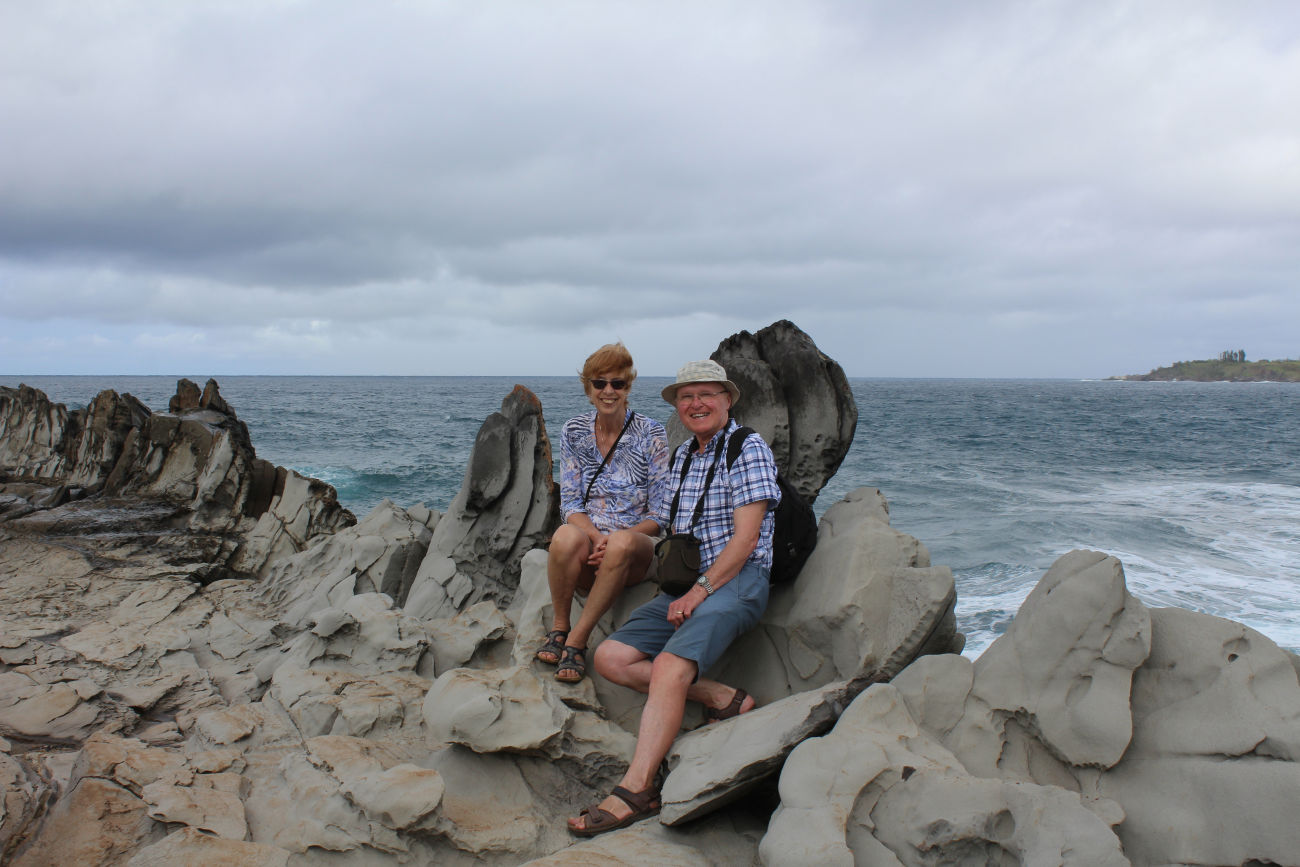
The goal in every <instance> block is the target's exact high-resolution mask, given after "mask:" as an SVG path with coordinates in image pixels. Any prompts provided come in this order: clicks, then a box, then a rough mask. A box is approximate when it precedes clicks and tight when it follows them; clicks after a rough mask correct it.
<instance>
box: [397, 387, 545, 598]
mask: <svg viewBox="0 0 1300 867" xmlns="http://www.w3.org/2000/svg"><path fill="white" fill-rule="evenodd" d="M559 515H560V495H559V489H558V488H557V487H556V485H555V481H554V473H553V469H552V463H551V443H550V439H549V438H548V437H547V435H546V424H545V422H544V420H543V419H542V404H541V402H540V401H539V400H538V399H537V397H536V395H534V394H533V393H532V392H531V391H529V390H528V389H526V388H524V387H523V386H515V389H514V391H512V392H511V393H510V394H509V395H508V396H507V397H506V399H505V400H503V401H502V402H501V411H500V412H496V413H493V414H492V415H490V416H488V418H487V420H486V421H485V422H483V427H482V428H480V429H479V432H478V437H477V438H476V439H475V440H474V448H473V450H472V451H471V452H470V456H469V466H468V467H466V468H465V481H464V483H463V484H462V485H461V489H460V493H458V494H457V495H456V498H455V499H454V500H453V501H452V503H451V505H450V506H449V507H448V508H447V513H446V514H445V515H443V517H442V519H441V520H440V521H439V522H438V526H437V528H436V529H435V530H434V533H433V539H432V540H431V541H430V544H429V553H428V554H427V555H426V556H425V558H424V562H423V563H421V564H420V569H419V571H418V572H417V573H416V576H415V579H414V582H413V584H412V587H411V592H410V594H409V596H408V597H407V599H406V601H405V605H406V607H407V609H408V610H409V611H410V612H411V613H412V614H414V615H415V616H417V617H421V618H426V619H427V618H442V617H452V616H454V615H456V614H457V613H458V612H460V611H462V610H464V609H465V608H466V607H468V606H470V605H473V604H475V603H476V602H481V601H485V600H486V601H493V602H497V603H499V604H500V605H502V606H505V605H508V604H509V603H510V600H511V599H512V598H513V597H514V593H515V589H516V588H517V587H518V586H519V564H520V561H521V560H522V559H523V556H524V554H526V553H527V552H528V551H530V550H532V549H533V548H537V547H544V546H545V545H546V544H547V543H548V542H549V541H550V537H551V533H552V532H553V531H554V530H555V528H556V527H557V526H558V525H559V520H560V518H559Z"/></svg>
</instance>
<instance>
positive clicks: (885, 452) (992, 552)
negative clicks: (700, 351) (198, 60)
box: [0, 375, 1300, 657]
mask: <svg viewBox="0 0 1300 867" xmlns="http://www.w3.org/2000/svg"><path fill="white" fill-rule="evenodd" d="M189 378H190V379H193V380H194V381H195V382H197V383H199V385H200V386H201V385H202V384H203V383H204V382H205V381H206V377H203V376H198V375H190V377H189ZM177 379H178V377H176V376H169V377H162V376H25V377H19V376H4V375H0V384H3V385H10V386H16V385H17V384H18V383H19V382H26V383H27V384H28V385H31V386H33V387H36V388H40V389H41V390H43V391H45V392H46V393H47V394H48V395H49V396H50V397H51V398H52V399H53V400H56V401H59V402H62V403H66V404H68V405H69V406H70V407H71V406H84V405H85V404H86V403H87V402H89V400H90V399H91V398H92V397H93V396H94V395H95V394H97V393H98V392H99V391H101V390H103V389H105V388H112V389H116V390H117V391H119V392H130V393H131V394H134V395H135V396H136V397H138V398H139V399H140V400H142V401H144V403H146V404H147V405H149V406H150V407H152V408H154V409H166V407H167V401H168V398H170V396H171V395H172V394H174V393H175V388H176V380H177ZM669 381H670V380H669V379H666V378H662V377H642V378H641V379H639V380H638V381H637V383H636V384H635V385H634V386H633V392H632V406H633V407H634V408H635V409H637V410H638V411H639V412H643V413H645V414H647V415H651V416H653V417H655V418H658V419H660V420H661V421H666V420H667V417H668V414H669V412H670V408H669V407H668V405H667V404H665V403H663V402H662V401H661V400H660V399H659V397H658V393H659V390H660V388H662V386H663V385H665V384H666V383H667V382H669ZM218 382H219V383H220V385H221V393H222V396H223V397H225V399H226V400H227V402H229V403H230V404H231V405H232V406H233V407H234V408H235V411H236V412H237V413H238V415H239V417H240V418H241V419H242V420H243V421H244V422H245V423H246V424H247V425H248V428H249V432H250V434H251V435H252V440H253V445H254V447H255V448H256V449H257V453H258V455H259V456H260V457H263V458H265V459H267V460H270V461H272V462H273V463H276V464H280V465H283V466H287V467H291V468H293V469H295V470H297V471H299V472H301V473H303V474H305V475H309V476H314V477H316V478H319V479H322V480H324V481H326V482H329V483H330V484H332V485H333V486H334V487H335V488H336V489H337V490H338V494H339V499H340V501H341V502H342V503H343V504H344V505H346V506H347V507H348V508H349V509H351V510H352V511H353V512H354V513H356V515H357V517H358V518H361V517H364V516H365V515H366V514H367V513H368V512H369V511H370V510H371V509H372V508H374V506H376V505H377V504H378V503H380V502H381V501H382V500H384V499H390V500H392V501H393V502H395V503H397V504H398V505H400V506H411V505H414V504H416V503H424V504H426V505H428V506H429V507H431V508H435V509H438V510H440V511H441V510H445V509H446V507H447V505H448V504H449V503H450V501H451V499H452V497H453V496H454V495H455V493H456V491H457V490H459V488H460V485H461V482H462V480H463V476H464V470H465V464H466V459H467V458H468V456H469V451H470V448H471V446H472V445H473V442H474V436H475V434H476V433H477V432H478V429H479V426H480V425H481V424H482V422H483V419H484V418H486V417H487V415H489V414H490V413H492V412H493V411H495V410H497V409H498V408H499V407H500V405H501V400H502V399H503V398H504V397H505V396H506V395H507V394H509V392H510V390H511V389H512V388H513V387H514V386H515V385H516V384H522V385H524V386H526V387H528V388H529V389H531V390H532V391H533V392H534V393H536V394H537V396H538V397H539V398H540V399H541V401H542V406H543V412H544V415H545V419H546V423H547V430H548V432H549V433H550V434H551V435H552V436H555V435H556V434H557V433H558V431H559V427H560V425H561V424H562V423H563V422H564V421H565V420H566V419H568V418H570V417H571V416H573V415H576V414H577V413H579V412H582V411H584V409H585V408H586V407H587V403H586V401H585V398H584V397H583V394H582V391H581V388H580V386H579V385H578V382H577V378H576V377H520V378H509V377H278V376H232V377H225V378H220V377H219V378H218ZM851 383H852V388H853V394H854V397H855V399H856V400H857V403H858V412H859V418H858V428H857V433H856V436H855V438H854V442H853V447H852V449H851V450H850V452H849V454H848V456H847V457H846V458H845V460H844V463H843V464H842V465H841V467H840V470H839V472H838V473H837V474H836V476H835V478H833V479H832V480H831V482H830V483H829V484H828V485H827V487H826V488H825V490H823V492H822V494H821V496H820V497H819V498H818V500H817V503H816V509H817V511H818V513H819V514H820V513H821V512H823V511H824V510H825V509H826V508H827V507H828V506H829V505H831V504H832V503H834V502H835V501H837V500H839V499H840V498H841V497H842V496H843V495H844V494H845V493H846V492H847V491H849V490H852V489H853V488H856V487H860V486H863V485H866V486H871V487H877V488H880V489H881V491H882V492H883V493H884V495H885V497H886V498H887V499H888V501H889V504H890V516H891V522H892V524H893V526H894V527H895V528H896V529H898V530H900V531H902V532H905V533H908V534H910V535H912V536H915V537H917V538H918V539H920V540H921V542H923V543H924V544H925V545H926V547H927V548H928V549H929V550H930V556H931V560H932V562H934V563H935V564H942V565H946V566H949V567H951V568H952V570H953V573H954V575H955V577H956V581H957V600H958V601H957V614H958V627H959V628H960V629H961V630H962V631H963V632H965V633H966V635H967V647H966V651H965V653H966V655H967V656H970V657H975V656H978V655H979V653H980V652H982V651H983V650H984V648H986V647H987V646H988V645H989V643H990V642H992V641H993V639H994V638H996V637H997V636H998V635H1000V634H1002V632H1003V631H1005V629H1006V627H1007V624H1008V623H1009V622H1010V620H1011V618H1012V617H1013V616H1014V615H1015V612H1016V610H1017V609H1018V608H1019V606H1020V604H1021V602H1022V601H1023V600H1024V597H1025V596H1026V594H1028V592H1029V591H1030V589H1032V587H1033V586H1034V584H1035V583H1036V582H1037V581H1038V580H1039V579H1040V578H1041V577H1042V575H1043V573H1044V572H1045V571H1046V570H1047V568H1048V567H1049V566H1051V564H1052V563H1053V562H1054V561H1055V560H1056V558H1057V557H1059V556H1061V555H1062V554H1064V553H1066V552H1067V551H1070V550H1072V549H1075V548H1092V549H1096V550H1100V551H1105V552H1107V553H1110V554H1114V555H1115V556H1116V557H1118V558H1119V559H1120V560H1121V561H1122V562H1123V564H1124V570H1125V574H1126V576H1127V579H1128V586H1129V590H1130V591H1131V592H1132V593H1134V594H1135V595H1137V596H1138V597H1139V598H1140V599H1142V601H1143V602H1145V603H1146V604H1147V605H1148V606H1152V607H1166V606H1178V607H1182V608H1188V609H1191V610H1194V611H1200V612H1204V613H1208V614H1214V615H1218V616H1221V617H1226V618H1229V619H1232V620H1236V621H1239V622H1241V623H1245V624H1246V625H1248V626H1250V627H1252V628H1254V629H1257V630H1259V631H1260V632H1262V633H1264V634H1265V635H1267V636H1268V637H1270V638H1272V639H1273V640H1274V641H1276V642H1277V643H1278V644H1280V645H1282V646H1283V647H1286V648H1288V649H1290V650H1293V651H1300V435H1298V433H1300V385H1296V384H1288V383H1249V384H1246V383H1191V382H1183V383H1158V382H1111V381H1105V382H1100V381H1068V380H907V379H853V380H851Z"/></svg>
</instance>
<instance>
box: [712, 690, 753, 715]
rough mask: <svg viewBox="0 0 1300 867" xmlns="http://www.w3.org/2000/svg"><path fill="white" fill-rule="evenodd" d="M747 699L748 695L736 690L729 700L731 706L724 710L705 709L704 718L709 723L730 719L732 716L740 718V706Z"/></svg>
mask: <svg viewBox="0 0 1300 867" xmlns="http://www.w3.org/2000/svg"><path fill="white" fill-rule="evenodd" d="M747 698H749V693H747V692H745V691H744V690H743V689H740V688H737V689H736V694H735V696H733V697H732V699H731V704H729V705H727V706H726V707H724V708H716V707H710V708H705V709H704V718H705V719H706V720H708V721H709V722H711V723H715V722H720V721H722V720H724V719H731V718H732V717H733V716H740V706H741V705H742V704H744V703H745V699H747Z"/></svg>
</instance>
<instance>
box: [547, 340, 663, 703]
mask: <svg viewBox="0 0 1300 867" xmlns="http://www.w3.org/2000/svg"><path fill="white" fill-rule="evenodd" d="M580 377H581V379H582V385H583V388H584V389H585V390H586V392H587V400H589V401H591V403H592V405H593V406H594V407H595V409H594V410H591V411H590V412H587V413H584V414H583V415H580V416H578V417H577V418H573V419H570V420H569V421H568V422H566V423H565V425H564V428H563V430H562V432H561V434H560V517H561V518H562V519H563V521H564V523H563V524H562V525H561V526H560V528H559V529H557V530H556V531H555V535H553V536H552V537H551V546H550V554H549V557H548V558H547V566H546V572H547V578H548V580H549V582H550V586H551V608H552V611H553V612H554V614H553V622H552V624H551V631H550V632H548V633H547V634H546V643H545V644H543V645H542V646H541V648H540V649H539V650H538V651H537V658H538V659H540V660H541V661H542V662H545V663H547V664H548V665H554V666H556V669H555V679H556V680H559V681H563V682H565V683H577V682H579V681H580V680H582V678H583V677H584V676H585V675H586V673H587V642H588V641H590V639H591V631H592V629H594V628H595V626H596V622H597V621H598V620H600V618H601V616H602V615H604V613H605V612H606V611H608V610H609V609H610V607H611V606H612V605H613V604H614V601H615V600H616V599H617V598H618V595H619V593H621V592H622V591H623V588H625V587H630V586H631V585H633V584H636V583H638V582H640V581H642V580H643V579H644V578H645V575H646V571H647V570H648V569H649V567H650V561H651V560H652V559H653V557H654V537H655V536H657V535H658V534H659V529H660V528H659V524H658V522H657V521H655V520H654V519H653V518H652V517H650V516H651V515H652V514H656V513H657V512H658V511H659V510H660V509H661V500H662V499H663V497H664V496H665V494H666V491H667V487H668V435H667V432H666V431H665V430H664V426H663V425H662V424H660V423H659V422H657V421H655V420H654V419H652V418H648V417H646V416H644V415H641V414H640V413H635V412H633V411H632V410H630V409H629V408H628V405H627V400H628V394H629V392H630V391H631V389H632V383H633V381H634V380H635V379H636V368H634V367H633V366H632V356H631V354H630V353H628V351H627V347H625V346H624V345H623V344H622V343H611V344H607V345H605V346H602V347H601V348H600V349H597V350H596V351H595V352H593V353H592V354H591V355H590V356H589V357H588V358H587V361H586V363H585V364H583V366H582V371H581V374H580ZM575 592H576V593H583V594H585V595H586V597H587V599H586V603H585V604H584V605H583V606H582V615H581V616H580V617H579V618H578V622H577V624H572V623H571V622H570V620H571V613H572V612H571V609H572V607H573V595H574V593H575Z"/></svg>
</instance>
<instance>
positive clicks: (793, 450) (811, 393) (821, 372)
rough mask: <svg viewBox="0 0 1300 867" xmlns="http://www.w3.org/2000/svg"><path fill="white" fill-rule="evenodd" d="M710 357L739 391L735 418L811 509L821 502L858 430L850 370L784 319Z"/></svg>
mask: <svg viewBox="0 0 1300 867" xmlns="http://www.w3.org/2000/svg"><path fill="white" fill-rule="evenodd" d="M709 357H710V358H712V359H713V360H714V361H716V362H718V363H719V364H721V365H722V366H723V367H724V368H726V371H727V375H728V376H729V377H730V378H731V380H732V381H733V382H735V383H736V385H738V386H739V387H740V401H739V402H738V403H737V404H736V405H735V406H734V407H733V408H732V415H734V416H735V417H736V419H737V420H738V421H739V422H740V423H741V424H746V425H749V426H750V427H752V428H754V430H756V431H758V432H759V433H760V434H762V436H763V439H764V440H766V441H767V444H768V445H769V446H771V447H772V454H773V456H774V457H775V458H776V465H777V466H778V467H779V468H780V469H781V471H782V473H783V474H784V475H785V477H786V478H787V479H789V480H790V483H791V484H793V485H794V487H795V488H796V489H797V490H798V491H799V494H800V495H801V496H802V497H803V498H804V499H805V500H807V501H808V502H809V503H811V502H813V501H814V500H816V499H817V494H818V492H820V491H821V489H822V487H823V486H824V485H825V484H826V482H827V481H828V480H829V479H830V477H831V476H833V475H835V471H836V470H837V469H839V466H840V462H841V461H843V460H844V456H845V455H847V454H848V453H849V446H850V445H852V444H853V433H854V431H855V430H857V426H858V406H857V402H856V401H854V399H853V391H852V390H851V389H850V388H849V381H848V378H847V377H845V375H844V370H843V368H841V367H840V366H839V364H837V363H836V362H835V361H834V360H832V359H830V358H829V357H827V356H826V355H825V353H823V352H822V351H821V350H819V349H818V348H817V345H816V344H815V343H813V340H812V338H811V337H809V336H808V335H807V334H805V333H804V332H802V331H800V330H799V328H798V327H797V326H796V325H795V324H794V323H792V322H789V321H787V320H784V319H783V320H781V321H780V322H775V323H773V324H771V325H769V326H767V327H766V328H763V329H760V330H759V331H758V333H757V334H750V333H749V332H748V331H741V332H740V333H739V334H734V335H732V336H731V337H728V338H727V339H726V340H724V341H722V342H721V343H720V344H718V348H717V349H716V350H715V351H714V352H713V354H712V355H711V356H709ZM673 421H674V422H677V420H676V418H674V419H673ZM678 424H680V423H678ZM674 430H675V431H678V430H680V428H674ZM683 439H685V436H677V435H675V436H674V437H673V438H672V441H673V442H680V441H681V440H683Z"/></svg>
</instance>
